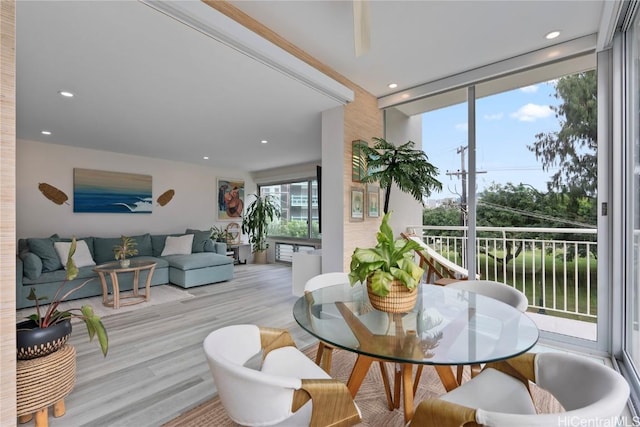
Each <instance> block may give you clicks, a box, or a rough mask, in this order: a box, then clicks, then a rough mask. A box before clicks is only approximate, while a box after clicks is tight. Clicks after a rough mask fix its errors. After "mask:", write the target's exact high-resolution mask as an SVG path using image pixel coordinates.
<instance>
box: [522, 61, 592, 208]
mask: <svg viewBox="0 0 640 427" xmlns="http://www.w3.org/2000/svg"><path fill="white" fill-rule="evenodd" d="M554 96H555V97H556V98H557V99H560V100H562V102H561V103H560V105H558V106H552V107H551V109H552V110H553V111H554V112H555V114H556V117H557V118H558V120H559V121H560V130H559V131H557V132H546V133H539V134H537V135H536V141H535V142H534V143H533V145H530V146H529V147H528V148H529V150H531V151H532V152H534V153H535V155H536V158H537V159H538V160H541V161H542V167H543V169H544V170H545V171H548V170H551V169H552V168H556V167H557V168H558V171H557V172H556V173H554V174H553V175H552V176H551V180H550V181H549V182H548V183H547V185H548V189H549V191H553V192H559V193H564V194H569V195H570V196H571V197H572V198H573V199H574V201H575V200H577V198H579V197H580V196H588V197H595V195H596V189H597V172H598V171H597V169H598V164H597V136H598V134H597V131H598V128H597V118H598V110H597V103H598V102H597V79H596V72H595V71H587V72H584V73H578V74H573V75H570V76H566V77H562V78H560V79H559V80H558V83H557V84H556V93H555V95H554ZM575 207H576V208H577V207H578V204H576V206H575Z"/></svg>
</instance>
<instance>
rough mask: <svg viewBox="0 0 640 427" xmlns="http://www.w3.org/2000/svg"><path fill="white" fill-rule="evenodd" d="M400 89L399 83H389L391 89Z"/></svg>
mask: <svg viewBox="0 0 640 427" xmlns="http://www.w3.org/2000/svg"><path fill="white" fill-rule="evenodd" d="M397 87H398V83H389V89H395V88H397Z"/></svg>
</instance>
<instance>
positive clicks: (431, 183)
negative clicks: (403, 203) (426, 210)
mask: <svg viewBox="0 0 640 427" xmlns="http://www.w3.org/2000/svg"><path fill="white" fill-rule="evenodd" d="M373 140H374V141H375V145H374V146H373V148H372V147H369V146H368V145H366V144H361V146H360V150H361V152H362V153H363V154H364V155H365V156H366V161H367V169H368V173H367V175H366V176H365V177H364V178H363V179H362V182H378V183H379V184H380V187H382V188H384V192H385V194H384V213H387V212H389V196H390V195H391V185H392V184H393V183H394V182H395V184H396V185H397V186H398V188H399V189H400V191H402V192H405V193H408V194H411V196H413V198H414V199H416V200H417V201H418V202H420V203H422V205H423V206H424V198H425V197H429V196H430V195H431V192H432V191H434V190H438V191H440V190H442V183H441V182H440V181H438V180H437V179H436V178H435V177H436V176H437V175H438V168H437V167H435V166H434V165H432V164H431V163H429V158H428V157H427V155H426V154H425V152H424V151H422V150H415V149H414V148H413V146H414V142H413V141H409V142H406V143H405V144H402V145H399V146H395V145H393V144H391V143H390V142H387V141H385V140H384V139H382V138H373Z"/></svg>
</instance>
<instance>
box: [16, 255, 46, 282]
mask: <svg viewBox="0 0 640 427" xmlns="http://www.w3.org/2000/svg"><path fill="white" fill-rule="evenodd" d="M20 259H21V260H22V273H23V274H24V275H25V276H27V278H28V279H31V280H35V279H37V278H38V277H40V275H41V274H42V259H40V257H39V256H38V255H36V254H34V253H33V252H22V253H21V254H20Z"/></svg>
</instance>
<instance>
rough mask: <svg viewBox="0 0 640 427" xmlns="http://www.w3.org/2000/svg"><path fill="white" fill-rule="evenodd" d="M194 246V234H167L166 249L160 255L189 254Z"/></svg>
mask: <svg viewBox="0 0 640 427" xmlns="http://www.w3.org/2000/svg"><path fill="white" fill-rule="evenodd" d="M192 246H193V234H185V235H184V236H167V240H166V241H165V243H164V249H163V250H162V253H161V254H160V256H165V255H189V254H190V253H191V248H192Z"/></svg>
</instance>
